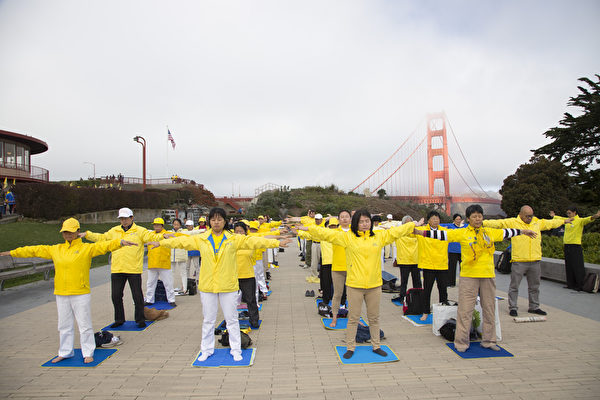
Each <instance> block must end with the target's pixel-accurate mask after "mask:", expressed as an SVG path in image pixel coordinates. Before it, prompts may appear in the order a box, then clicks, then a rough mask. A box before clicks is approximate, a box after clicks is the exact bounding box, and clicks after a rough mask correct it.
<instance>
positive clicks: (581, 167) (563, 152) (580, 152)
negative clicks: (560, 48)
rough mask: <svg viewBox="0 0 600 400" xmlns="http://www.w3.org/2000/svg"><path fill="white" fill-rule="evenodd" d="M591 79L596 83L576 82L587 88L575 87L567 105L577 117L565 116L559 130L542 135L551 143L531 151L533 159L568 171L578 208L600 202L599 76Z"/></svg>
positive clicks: (585, 79)
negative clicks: (543, 159) (542, 158)
mask: <svg viewBox="0 0 600 400" xmlns="http://www.w3.org/2000/svg"><path fill="white" fill-rule="evenodd" d="M595 77H596V79H597V81H596V82H594V81H592V80H591V79H589V78H579V81H581V82H584V83H585V84H587V86H588V87H583V86H578V89H579V92H580V93H579V95H577V96H575V97H571V98H570V99H569V101H568V103H567V105H568V106H570V107H578V108H580V110H578V111H580V113H579V114H578V115H577V116H573V115H572V114H571V113H568V112H566V113H565V114H564V117H563V119H562V120H561V121H560V122H559V124H560V126H558V127H554V128H551V129H549V130H548V131H546V132H544V136H546V137H547V138H550V139H552V142H551V143H548V144H547V145H545V146H542V147H540V148H539V149H536V150H533V154H534V155H535V156H540V155H545V156H548V157H549V158H550V159H551V160H558V161H561V162H562V163H563V164H564V165H565V166H566V167H567V168H568V171H569V174H570V175H571V176H572V177H573V178H574V181H575V183H576V184H577V185H578V186H577V187H576V190H575V192H573V193H571V196H570V197H571V199H572V200H573V201H574V202H576V203H580V204H598V202H600V169H599V168H600V75H598V74H596V75H595Z"/></svg>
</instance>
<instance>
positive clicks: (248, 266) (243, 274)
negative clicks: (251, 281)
mask: <svg viewBox="0 0 600 400" xmlns="http://www.w3.org/2000/svg"><path fill="white" fill-rule="evenodd" d="M235 260H236V262H237V271H238V279H246V278H254V264H256V259H255V258H254V250H251V249H246V250H238V251H237V253H236V255H235Z"/></svg>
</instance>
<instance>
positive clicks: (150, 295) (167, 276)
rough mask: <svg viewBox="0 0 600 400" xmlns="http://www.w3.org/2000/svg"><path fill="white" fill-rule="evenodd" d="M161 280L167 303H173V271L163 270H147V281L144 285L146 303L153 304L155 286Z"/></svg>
mask: <svg viewBox="0 0 600 400" xmlns="http://www.w3.org/2000/svg"><path fill="white" fill-rule="evenodd" d="M159 279H160V280H161V281H162V283H163V285H165V291H166V292H167V301H168V302H169V303H174V302H175V291H174V290H173V271H171V270H170V269H164V268H148V281H147V283H146V303H154V292H155V291H156V284H157V283H158V280H159Z"/></svg>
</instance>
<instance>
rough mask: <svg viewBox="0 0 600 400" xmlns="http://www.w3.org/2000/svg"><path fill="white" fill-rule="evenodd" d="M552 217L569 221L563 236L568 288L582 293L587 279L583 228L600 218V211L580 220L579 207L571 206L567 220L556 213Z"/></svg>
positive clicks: (551, 213) (552, 213)
mask: <svg viewBox="0 0 600 400" xmlns="http://www.w3.org/2000/svg"><path fill="white" fill-rule="evenodd" d="M550 216H551V217H552V218H554V219H558V220H564V221H569V222H565V235H564V236H563V245H564V249H563V250H564V255H565V273H566V275H567V286H566V288H568V289H573V290H577V291H581V289H582V287H583V281H584V279H585V263H584V261H583V248H582V247H581V237H582V235H583V227H584V226H585V225H587V224H589V223H590V222H592V221H594V220H596V219H598V218H600V211H598V212H597V213H596V214H594V215H590V216H589V217H585V218H580V217H579V214H578V213H577V207H575V206H570V207H569V208H567V218H564V217H559V216H557V215H555V214H554V211H550Z"/></svg>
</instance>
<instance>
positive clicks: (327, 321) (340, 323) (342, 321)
mask: <svg viewBox="0 0 600 400" xmlns="http://www.w3.org/2000/svg"><path fill="white" fill-rule="evenodd" d="M331 321H333V318H321V322H322V323H323V326H324V327H325V329H331V330H336V331H339V330H343V329H346V328H347V327H348V318H338V320H337V324H335V328H332V327H331ZM360 322H362V323H363V324H364V325H365V326H368V325H367V323H366V322H365V321H364V320H363V319H362V317H360Z"/></svg>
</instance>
